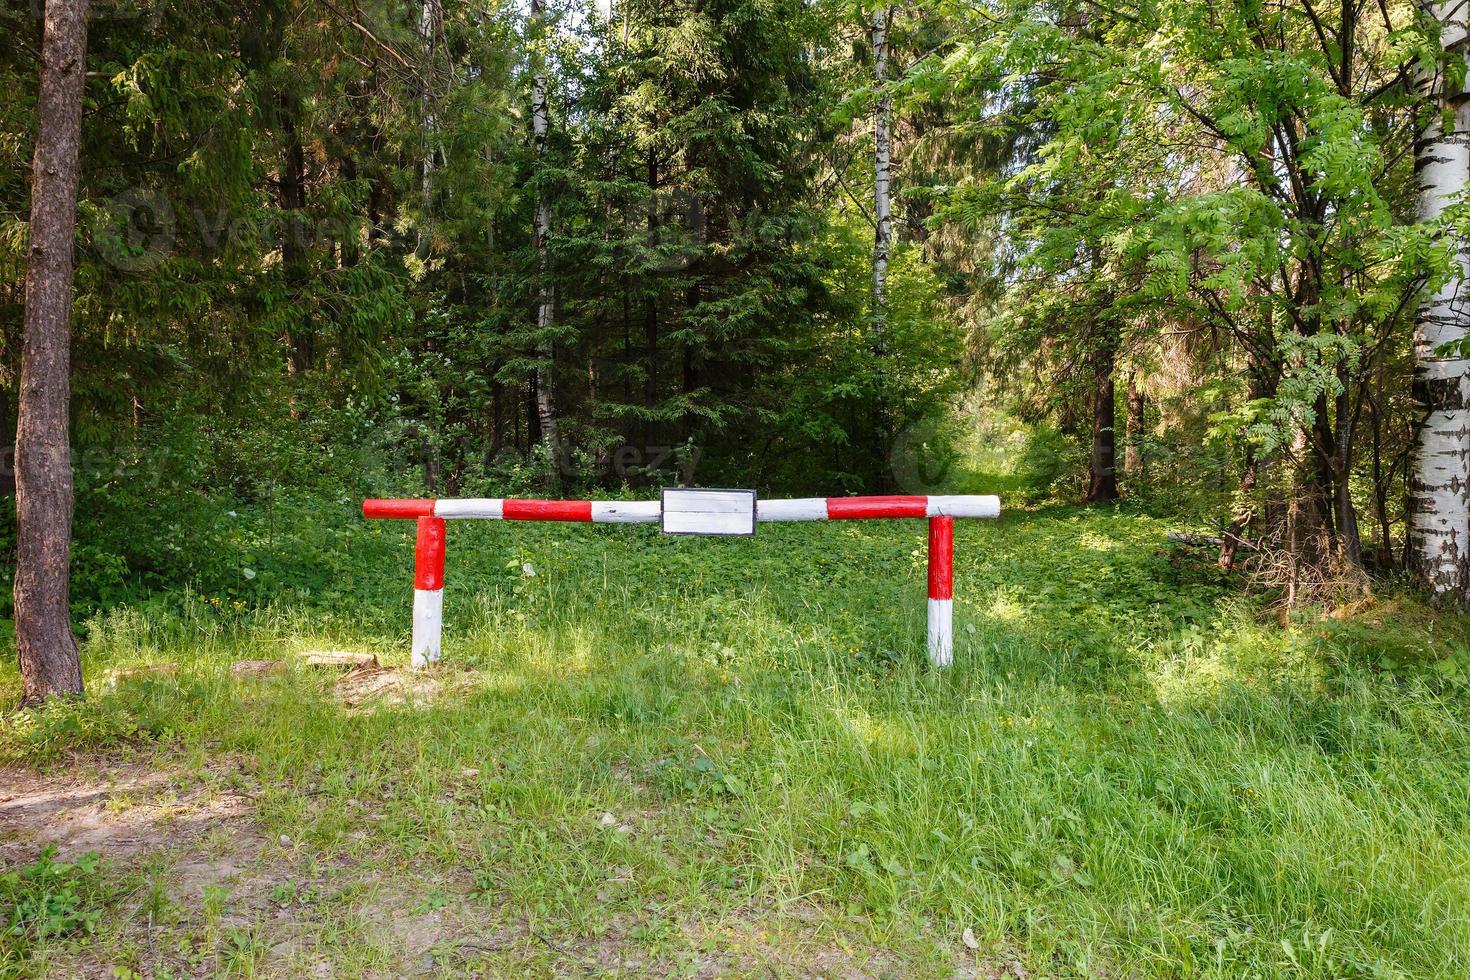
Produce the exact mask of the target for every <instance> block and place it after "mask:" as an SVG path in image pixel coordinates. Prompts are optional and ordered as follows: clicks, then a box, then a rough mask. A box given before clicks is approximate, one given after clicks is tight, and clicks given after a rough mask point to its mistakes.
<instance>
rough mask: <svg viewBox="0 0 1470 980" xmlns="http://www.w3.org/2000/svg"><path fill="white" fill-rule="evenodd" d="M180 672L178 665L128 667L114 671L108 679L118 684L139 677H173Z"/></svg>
mask: <svg viewBox="0 0 1470 980" xmlns="http://www.w3.org/2000/svg"><path fill="white" fill-rule="evenodd" d="M178 672H179V665H178V664H145V665H144V666H142V667H128V668H127V669H125V670H114V671H111V672H110V673H109V674H108V675H107V679H108V680H109V681H110V682H111V683H113V684H116V683H118V682H119V681H125V680H131V679H133V678H137V677H172V676H173V675H175V674H177V673H178Z"/></svg>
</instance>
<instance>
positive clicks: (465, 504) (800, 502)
mask: <svg viewBox="0 0 1470 980" xmlns="http://www.w3.org/2000/svg"><path fill="white" fill-rule="evenodd" d="M660 514H661V505H660V503H659V501H657V500H514V499H510V498H502V497H478V498H476V497H465V498H458V499H443V500H364V501H363V502H362V516H363V517H380V518H410V517H439V518H460V517H463V518H479V519H483V520H504V521H575V522H585V523H591V524H652V523H656V522H657V521H658V520H659V517H660ZM755 515H756V520H758V521H848V520H873V519H882V518H902V517H999V516H1000V498H999V497H995V496H977V495H965V496H934V497H919V496H888V497H805V498H799V499H795V500H757V501H756V505H755Z"/></svg>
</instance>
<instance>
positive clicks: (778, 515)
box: [362, 490, 1000, 667]
mask: <svg viewBox="0 0 1470 980" xmlns="http://www.w3.org/2000/svg"><path fill="white" fill-rule="evenodd" d="M666 493H669V494H672V493H682V494H693V495H698V494H700V493H704V494H707V495H709V496H710V497H711V498H715V497H718V498H721V499H720V500H719V502H718V506H717V507H715V509H716V510H718V511H719V513H720V516H721V518H722V519H723V520H724V522H725V523H731V521H730V517H731V508H732V507H738V506H739V504H738V503H735V502H732V501H738V500H739V499H741V498H740V497H739V494H740V493H745V494H749V501H750V502H749V503H745V504H744V510H743V514H744V522H745V526H746V527H747V528H750V527H753V523H754V521H843V520H874V519H886V518H905V517H906V518H918V517H923V518H928V519H929V616H928V619H929V629H928V636H929V659H930V660H931V661H932V662H933V663H934V665H935V666H936V667H947V666H949V664H950V663H951V662H953V660H954V519H955V518H956V517H999V516H1000V498H999V497H993V496H934V497H918V496H887V497H808V498H801V499H796V500H756V499H755V498H754V494H750V493H749V491H739V492H736V491H672V490H671V491H666ZM712 506H715V505H712ZM752 506H753V507H754V515H752V514H751V507H752ZM711 513H714V511H713V510H712V511H711ZM681 515H684V516H687V512H681ZM362 516H364V517H372V518H416V519H417V520H418V540H417V545H416V547H415V552H414V603H413V647H412V649H411V651H410V653H411V660H412V663H413V666H415V667H423V666H425V665H426V664H431V663H434V662H435V661H437V660H438V659H439V656H440V652H441V650H440V637H441V634H442V630H443V619H444V530H445V525H444V522H445V520H446V519H451V518H471V519H474V518H479V519H485V520H503V521H574V522H582V523H589V524H651V523H655V522H661V521H664V519H665V512H664V504H663V502H662V501H659V500H512V499H509V498H501V497H484V498H461V499H453V500H403V499H398V500H365V501H363V504H362ZM752 516H753V518H754V521H752ZM733 523H735V524H738V523H739V522H738V521H734V522H733ZM682 526H684V525H682V524H681V527H682ZM715 526H716V525H713V524H712V525H711V528H713V527H715ZM666 530H670V532H671V533H701V532H700V531H698V530H696V531H693V532H688V531H679V532H674V531H673V530H672V529H671V528H668V527H667V526H666ZM706 533H715V534H727V533H748V531H745V532H740V531H730V530H713V529H711V530H709V531H708V532H706Z"/></svg>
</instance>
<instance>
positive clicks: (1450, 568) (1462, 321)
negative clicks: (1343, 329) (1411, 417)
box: [1408, 0, 1470, 599]
mask: <svg viewBox="0 0 1470 980" xmlns="http://www.w3.org/2000/svg"><path fill="white" fill-rule="evenodd" d="M1465 9H1466V8H1465V6H1464V5H1463V2H1462V0H1449V2H1431V3H1428V4H1427V5H1426V8H1425V10H1426V13H1428V14H1429V15H1430V16H1431V17H1433V18H1434V19H1435V20H1436V21H1438V22H1439V24H1440V31H1441V35H1440V36H1441V42H1442V43H1443V45H1444V47H1445V50H1446V51H1449V52H1453V53H1455V54H1456V55H1458V56H1460V57H1463V56H1464V51H1465V41H1466V29H1465ZM1421 84H1422V86H1423V90H1424V93H1425V95H1426V97H1427V98H1428V99H1429V100H1430V102H1431V104H1432V105H1433V106H1434V107H1435V108H1437V109H1439V110H1441V111H1440V112H1438V113H1437V114H1436V115H1435V118H1434V120H1433V122H1432V123H1431V124H1430V125H1429V127H1428V128H1427V129H1426V131H1425V132H1424V133H1423V134H1422V136H1421V138H1420V140H1419V142H1418V144H1417V146H1416V147H1415V172H1416V176H1417V178H1418V188H1419V200H1418V211H1419V219H1420V220H1421V221H1432V220H1434V219H1436V218H1438V217H1439V216H1440V215H1441V214H1442V213H1443V212H1444V210H1445V208H1446V207H1447V206H1449V204H1450V203H1451V202H1452V201H1453V199H1454V198H1455V196H1456V195H1458V194H1460V193H1461V192H1462V191H1464V189H1465V183H1466V180H1467V178H1470V144H1467V140H1470V111H1467V104H1466V100H1465V98H1464V93H1463V92H1459V91H1454V92H1450V91H1446V84H1447V83H1446V80H1445V77H1444V75H1443V73H1436V74H1435V75H1433V76H1430V77H1426V78H1424V79H1422V80H1421ZM1446 115H1449V117H1450V119H1451V120H1452V122H1451V125H1450V127H1448V128H1447V127H1446V124H1445V116H1446ZM1458 261H1459V266H1460V270H1459V274H1458V275H1456V276H1454V277H1452V278H1451V280H1450V281H1449V282H1447V283H1446V284H1445V285H1444V286H1443V287H1441V288H1440V289H1438V290H1436V291H1435V292H1434V293H1431V294H1429V295H1427V296H1425V297H1424V299H1423V300H1422V301H1421V303H1420V305H1419V308H1418V310H1417V312H1416V314H1415V317H1414V397H1415V400H1416V402H1418V405H1419V414H1418V417H1417V418H1416V420H1415V421H1416V427H1415V453H1414V469H1413V472H1412V474H1411V479H1410V488H1409V508H1408V510H1409V515H1408V535H1409V556H1408V557H1409V563H1410V565H1411V567H1412V568H1413V569H1414V571H1415V572H1416V573H1417V574H1418V575H1419V577H1420V578H1421V580H1422V581H1423V582H1424V583H1425V585H1427V586H1428V587H1429V588H1430V589H1431V590H1432V591H1433V592H1434V593H1435V594H1436V595H1439V596H1445V597H1450V598H1454V599H1462V598H1464V597H1465V594H1466V591H1467V589H1470V496H1467V495H1470V412H1467V407H1470V379H1467V375H1466V368H1467V361H1466V359H1465V358H1464V357H1463V356H1461V355H1460V353H1459V352H1458V351H1456V352H1453V353H1450V354H1441V353H1440V348H1441V347H1443V346H1444V345H1445V344H1449V343H1454V342H1456V341H1462V340H1464V339H1465V337H1466V334H1467V326H1470V316H1467V309H1466V296H1465V290H1466V285H1467V284H1466V282H1465V281H1464V278H1463V277H1464V275H1465V273H1466V272H1467V271H1470V266H1467V263H1466V256H1465V252H1464V248H1463V243H1461V249H1460V252H1459V260H1458Z"/></svg>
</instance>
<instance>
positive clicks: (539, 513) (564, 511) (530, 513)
mask: <svg viewBox="0 0 1470 980" xmlns="http://www.w3.org/2000/svg"><path fill="white" fill-rule="evenodd" d="M504 508H505V509H504V511H503V513H504V517H505V520H507V521H590V520H592V501H590V500H506V501H505V504H504Z"/></svg>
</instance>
